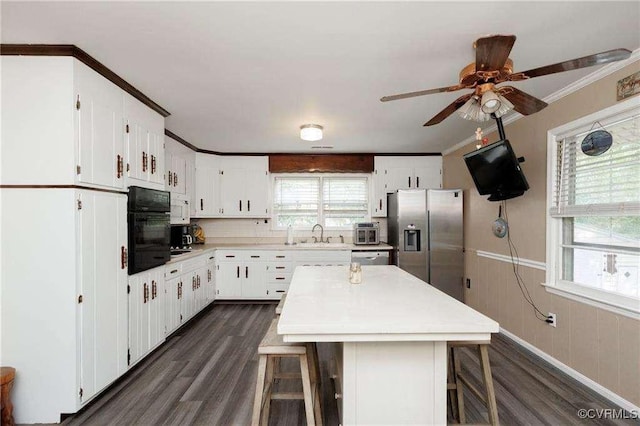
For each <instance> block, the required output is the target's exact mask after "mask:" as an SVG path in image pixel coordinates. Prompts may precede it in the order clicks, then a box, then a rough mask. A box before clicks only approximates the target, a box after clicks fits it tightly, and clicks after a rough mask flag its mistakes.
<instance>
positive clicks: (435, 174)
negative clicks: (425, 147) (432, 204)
mask: <svg viewBox="0 0 640 426" xmlns="http://www.w3.org/2000/svg"><path fill="white" fill-rule="evenodd" d="M414 174H415V181H416V182H415V187H416V188H420V189H439V188H442V157H440V156H437V157H436V156H434V157H417V163H416V167H415V169H414Z"/></svg>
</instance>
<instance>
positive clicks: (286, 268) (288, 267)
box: [267, 262, 293, 273]
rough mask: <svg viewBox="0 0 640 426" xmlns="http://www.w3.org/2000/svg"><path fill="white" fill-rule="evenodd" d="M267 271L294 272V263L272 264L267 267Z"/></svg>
mask: <svg viewBox="0 0 640 426" xmlns="http://www.w3.org/2000/svg"><path fill="white" fill-rule="evenodd" d="M267 271H269V272H278V273H284V272H287V273H290V272H293V263H291V262H270V263H269V264H268V265H267Z"/></svg>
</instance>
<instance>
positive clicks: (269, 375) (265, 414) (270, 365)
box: [260, 355, 280, 426]
mask: <svg viewBox="0 0 640 426" xmlns="http://www.w3.org/2000/svg"><path fill="white" fill-rule="evenodd" d="M279 360H280V357H276V356H270V355H269V356H267V372H266V379H265V382H266V392H265V401H264V406H263V407H262V420H260V422H261V423H262V424H263V425H265V426H266V425H268V424H269V412H270V410H271V393H272V392H273V374H274V373H273V370H274V368H275V364H276V362H278V361H279Z"/></svg>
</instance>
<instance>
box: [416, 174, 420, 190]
mask: <svg viewBox="0 0 640 426" xmlns="http://www.w3.org/2000/svg"><path fill="white" fill-rule="evenodd" d="M416 188H420V176H416Z"/></svg>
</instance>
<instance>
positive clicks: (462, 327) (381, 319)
mask: <svg viewBox="0 0 640 426" xmlns="http://www.w3.org/2000/svg"><path fill="white" fill-rule="evenodd" d="M348 276H349V271H348V267H346V266H321V267H317V266H301V267H298V268H296V270H295V273H294V275H293V278H292V281H291V285H290V287H289V292H288V293H287V299H286V301H285V304H284V308H283V311H282V314H281V315H280V320H279V322H278V334H283V335H284V340H285V341H290V342H294V341H299V342H303V341H306V342H312V341H316V342H321V341H324V342H348V341H418V340H430V341H434V340H439V341H443V340H445V341H451V340H482V339H489V338H490V333H496V332H498V330H499V327H498V323H497V322H495V321H493V320H492V319H490V318H488V317H486V316H485V315H483V314H481V313H479V312H477V311H475V310H474V309H472V308H470V307H468V306H467V305H465V304H463V303H461V302H459V301H457V300H456V299H454V298H452V297H450V296H448V295H447V294H445V293H443V292H441V291H439V290H437V289H436V288H434V287H432V286H430V285H428V284H427V283H425V282H424V281H422V280H420V279H418V278H416V277H414V276H413V275H411V274H409V273H407V272H405V271H403V270H401V269H399V268H398V267H396V266H363V267H362V284H350V283H349V280H348Z"/></svg>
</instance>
